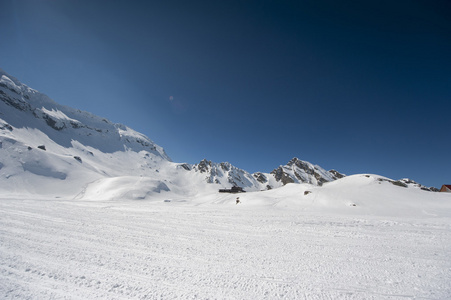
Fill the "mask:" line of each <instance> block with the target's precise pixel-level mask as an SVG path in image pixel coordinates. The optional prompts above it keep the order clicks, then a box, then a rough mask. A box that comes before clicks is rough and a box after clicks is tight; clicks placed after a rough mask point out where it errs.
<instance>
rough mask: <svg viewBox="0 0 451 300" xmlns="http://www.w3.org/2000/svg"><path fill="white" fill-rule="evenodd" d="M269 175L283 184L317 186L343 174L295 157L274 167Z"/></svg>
mask: <svg viewBox="0 0 451 300" xmlns="http://www.w3.org/2000/svg"><path fill="white" fill-rule="evenodd" d="M271 175H273V176H274V179H275V180H276V182H281V183H282V184H283V185H286V184H288V183H310V184H313V185H318V186H321V185H323V184H324V183H326V182H329V181H333V180H336V179H337V178H341V177H343V176H344V175H342V174H340V173H339V172H337V171H334V172H329V171H326V170H324V169H323V168H321V167H320V166H318V165H313V164H311V163H309V162H307V161H303V160H300V159H298V158H297V157H295V158H293V159H292V160H290V161H289V162H288V163H287V164H286V165H284V166H279V167H278V168H276V169H274V170H273V171H272V172H271Z"/></svg>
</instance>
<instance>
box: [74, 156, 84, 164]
mask: <svg viewBox="0 0 451 300" xmlns="http://www.w3.org/2000/svg"><path fill="white" fill-rule="evenodd" d="M74 158H75V160H77V161H78V162H80V163H81V162H82V160H81V157H80V156H74Z"/></svg>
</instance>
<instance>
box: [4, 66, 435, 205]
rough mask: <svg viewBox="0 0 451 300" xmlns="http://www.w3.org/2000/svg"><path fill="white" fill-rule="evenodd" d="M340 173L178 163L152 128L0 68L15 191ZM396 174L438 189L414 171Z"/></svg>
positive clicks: (114, 190)
mask: <svg viewBox="0 0 451 300" xmlns="http://www.w3.org/2000/svg"><path fill="white" fill-rule="evenodd" d="M340 178H345V175H344V174H341V173H340V172H338V171H335V170H330V171H326V170H325V169H323V168H321V167H320V166H318V165H314V164H312V163H310V162H307V161H303V160H300V159H298V158H296V157H295V158H293V159H291V160H290V161H289V162H288V163H287V164H285V165H280V166H279V167H277V168H275V169H274V170H273V171H271V172H270V173H263V172H256V173H253V174H250V173H249V172H247V171H245V170H242V169H240V168H237V167H235V166H233V165H232V164H230V163H228V162H222V163H215V162H212V161H208V160H206V159H204V160H202V161H201V162H199V163H198V164H192V165H191V164H186V163H173V162H172V161H171V159H170V158H169V157H168V156H167V154H166V153H165V151H164V150H163V148H162V147H160V146H158V145H157V144H155V143H154V142H153V141H151V140H150V139H149V138H148V137H147V136H145V135H144V134H142V133H139V132H136V131H135V130H133V129H131V128H129V127H127V126H125V125H123V124H116V123H112V122H111V121H109V120H107V119H105V118H101V117H98V116H96V115H93V114H91V113H88V112H83V111H80V110H78V109H73V108H70V107H67V106H63V105H60V104H58V103H56V102H55V101H53V100H52V99H50V98H49V97H47V96H46V95H44V94H42V93H40V92H38V91H36V90H33V89H31V88H29V87H27V86H26V85H24V84H22V83H20V81H18V80H17V79H15V78H14V77H12V76H10V75H8V74H7V73H5V72H4V71H2V70H0V186H2V187H4V188H3V192H5V193H7V194H8V195H14V194H17V193H31V194H34V195H38V194H42V195H49V194H51V195H55V196H56V197H66V198H77V199H91V200H93V199H97V200H99V199H102V200H106V198H108V197H110V196H111V197H110V198H108V199H113V198H114V199H120V198H121V197H125V198H131V199H148V198H152V197H154V196H155V194H160V193H161V194H165V193H169V194H171V195H178V196H177V197H180V198H184V197H186V196H187V195H192V194H198V193H203V192H205V191H208V192H215V193H216V192H218V190H219V189H224V188H231V187H233V186H238V187H241V188H243V189H244V190H245V191H248V192H252V191H266V190H271V189H276V188H280V187H283V186H285V185H287V184H289V183H296V184H308V185H311V186H323V185H324V184H326V183H329V182H333V181H336V180H337V179H340ZM387 180H388V179H387ZM389 182H392V183H393V184H395V185H397V186H399V187H409V188H410V187H412V188H419V189H423V190H431V189H428V188H424V187H423V186H421V185H420V184H418V183H416V182H413V181H411V180H408V179H402V180H398V181H395V180H391V179H390V180H389ZM107 195H110V196H107ZM113 195H114V197H113Z"/></svg>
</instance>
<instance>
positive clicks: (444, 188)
mask: <svg viewBox="0 0 451 300" xmlns="http://www.w3.org/2000/svg"><path fill="white" fill-rule="evenodd" d="M440 192H445V193H451V184H444V185H442V188H441V189H440Z"/></svg>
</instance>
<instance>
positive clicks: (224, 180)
mask: <svg viewBox="0 0 451 300" xmlns="http://www.w3.org/2000/svg"><path fill="white" fill-rule="evenodd" d="M185 169H186V168H185ZM190 170H191V171H192V172H199V173H201V174H203V175H204V176H205V181H206V182H208V183H216V184H219V185H221V186H222V187H227V188H228V187H232V186H239V187H242V188H244V189H245V190H246V191H255V190H261V189H264V187H263V186H262V184H261V183H260V182H259V181H258V180H257V179H256V178H254V177H253V176H252V175H251V174H250V173H249V172H247V171H244V170H242V169H239V168H237V167H235V166H233V165H232V164H230V163H228V162H222V163H214V162H212V161H209V160H206V159H204V160H202V161H201V162H199V163H198V164H195V165H192V166H191V167H190Z"/></svg>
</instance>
